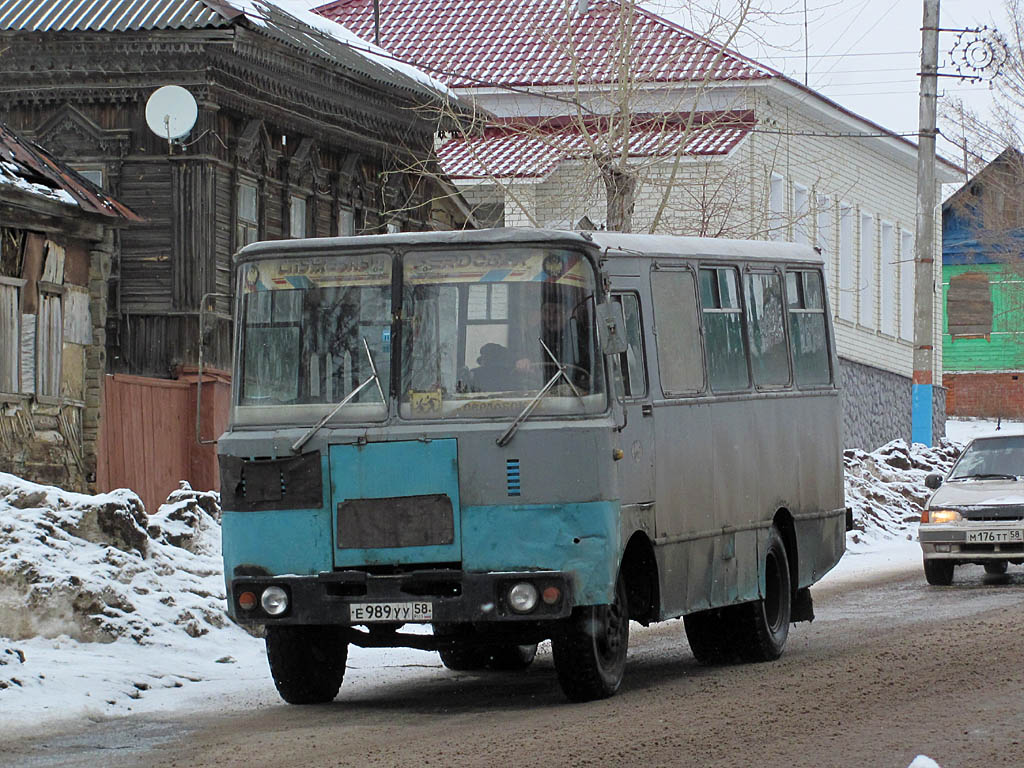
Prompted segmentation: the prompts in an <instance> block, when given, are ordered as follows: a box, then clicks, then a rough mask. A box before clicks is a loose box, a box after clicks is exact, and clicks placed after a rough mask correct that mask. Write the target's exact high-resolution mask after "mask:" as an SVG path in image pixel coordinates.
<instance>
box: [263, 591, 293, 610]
mask: <svg viewBox="0 0 1024 768" xmlns="http://www.w3.org/2000/svg"><path fill="white" fill-rule="evenodd" d="M260 605H262V606H263V610H264V611H266V612H267V613H268V614H270V615H271V616H280V615H281V614H282V613H284V612H285V611H287V610H288V593H287V592H285V591H284V590H283V589H281V588H280V587H267V588H266V589H264V590H263V594H262V595H260Z"/></svg>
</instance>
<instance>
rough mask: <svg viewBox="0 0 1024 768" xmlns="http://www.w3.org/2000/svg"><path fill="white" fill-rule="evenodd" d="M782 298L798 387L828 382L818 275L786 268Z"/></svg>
mask: <svg viewBox="0 0 1024 768" xmlns="http://www.w3.org/2000/svg"><path fill="white" fill-rule="evenodd" d="M786 298H787V301H788V304H789V329H790V333H791V334H792V337H793V338H792V343H793V370H794V372H795V373H796V383H797V384H798V385H799V386H802V387H807V386H819V385H822V384H828V383H829V382H831V380H832V373H831V370H830V369H831V366H830V365H829V351H828V331H827V330H826V326H825V306H824V293H823V291H822V285H821V275H819V274H818V273H817V272H811V271H804V270H799V271H793V272H787V273H786Z"/></svg>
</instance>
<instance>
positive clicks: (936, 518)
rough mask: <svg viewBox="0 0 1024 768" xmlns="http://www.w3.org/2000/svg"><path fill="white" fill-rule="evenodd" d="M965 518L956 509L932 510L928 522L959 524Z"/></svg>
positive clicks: (929, 512)
mask: <svg viewBox="0 0 1024 768" xmlns="http://www.w3.org/2000/svg"><path fill="white" fill-rule="evenodd" d="M963 519H964V516H963V515H961V514H960V513H959V512H957V511H956V510H955V509H930V510H928V521H929V522H931V523H959V522H960V521H961V520H963Z"/></svg>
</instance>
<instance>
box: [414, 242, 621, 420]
mask: <svg viewBox="0 0 1024 768" xmlns="http://www.w3.org/2000/svg"><path fill="white" fill-rule="evenodd" d="M596 290H597V281H596V279H595V275H594V271H593V268H592V267H591V266H590V263H589V262H588V261H587V260H586V259H585V258H584V257H583V256H582V254H580V253H577V252H574V251H570V250H562V249H550V248H537V247H534V248H513V247H510V248H505V249H500V248H498V249H496V248H488V249H487V250H474V251H469V250H459V251H448V252H430V253H411V254H407V255H406V256H405V259H404V267H403V293H402V301H403V309H402V314H403V317H404V318H405V322H404V325H403V337H402V347H403V349H402V368H401V371H402V377H401V381H402V385H401V386H402V390H401V391H402V397H401V403H400V414H401V416H402V418H407V419H436V418H488V417H494V418H509V417H515V416H516V415H517V414H519V413H520V412H521V411H522V410H523V408H524V407H525V405H526V404H528V403H529V402H530V400H531V399H533V398H534V397H535V396H536V395H537V394H538V393H539V392H540V391H541V390H543V389H544V388H545V386H546V385H547V384H551V386H550V387H548V389H547V391H546V392H545V393H544V396H543V397H542V398H541V399H540V401H539V402H538V403H537V406H536V408H535V409H534V411H533V412H534V413H536V414H538V415H544V414H547V415H554V414H582V413H597V412H600V411H602V410H603V409H604V407H605V397H604V391H605V389H604V378H603V366H602V364H601V357H600V354H599V353H598V349H597V337H596V332H595V328H596V326H595V320H594V318H595V307H594V303H595V300H596ZM552 379H557V380H556V381H554V382H553V383H552Z"/></svg>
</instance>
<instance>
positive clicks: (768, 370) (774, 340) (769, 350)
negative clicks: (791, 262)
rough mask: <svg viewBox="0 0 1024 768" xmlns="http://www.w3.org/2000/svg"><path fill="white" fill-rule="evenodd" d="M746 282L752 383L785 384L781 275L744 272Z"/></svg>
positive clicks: (765, 385)
mask: <svg viewBox="0 0 1024 768" xmlns="http://www.w3.org/2000/svg"><path fill="white" fill-rule="evenodd" d="M746 284H747V330H748V331H749V332H750V362H751V364H752V366H753V369H754V371H753V372H754V385H755V386H756V387H757V388H758V389H762V388H765V389H768V388H774V389H777V388H779V387H785V386H788V385H789V383H790V380H791V379H790V374H789V348H788V347H787V345H786V310H785V300H784V298H783V295H782V277H781V275H779V274H778V273H776V272H748V273H747V281H746Z"/></svg>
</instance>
